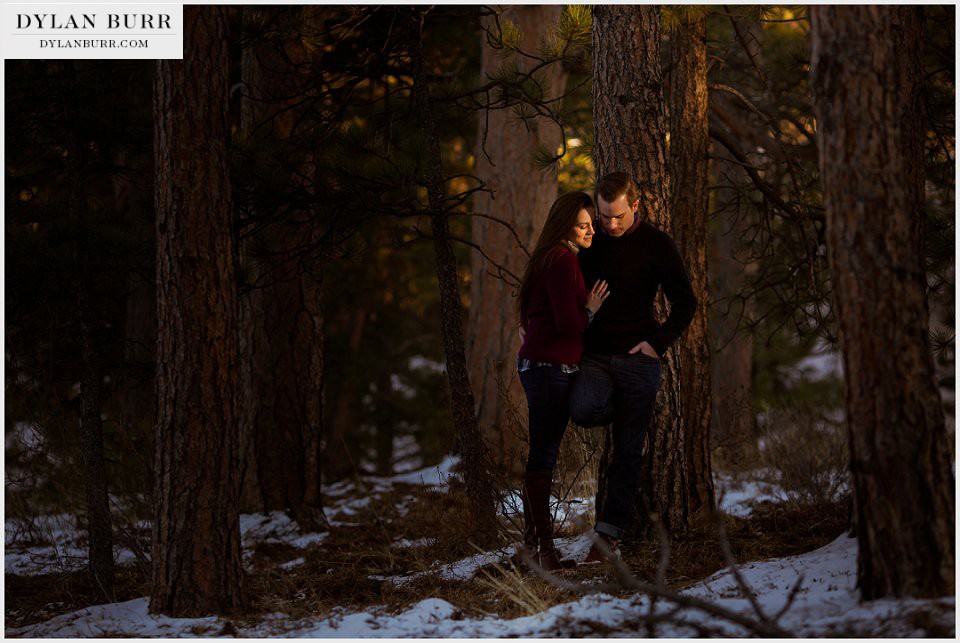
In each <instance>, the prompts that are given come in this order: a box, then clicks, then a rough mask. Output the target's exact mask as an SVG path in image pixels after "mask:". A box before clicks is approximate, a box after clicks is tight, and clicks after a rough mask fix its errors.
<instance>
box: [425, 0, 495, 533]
mask: <svg viewBox="0 0 960 643" xmlns="http://www.w3.org/2000/svg"><path fill="white" fill-rule="evenodd" d="M421 15H422V14H421V11H420V10H415V11H414V12H413V19H414V20H416V21H418V24H416V25H414V26H413V31H414V34H413V43H412V45H413V47H412V52H411V53H412V64H413V102H414V107H415V109H416V110H417V115H418V117H419V120H420V128H421V130H420V131H421V135H422V136H423V139H424V141H425V145H426V152H427V156H426V159H425V166H426V167H425V170H424V171H425V177H424V180H425V183H426V189H427V198H428V210H427V215H428V216H429V218H430V227H431V231H432V232H433V247H434V252H435V253H436V262H437V282H438V285H439V288H440V315H441V320H440V325H441V331H442V334H443V350H444V356H445V359H446V367H447V381H448V383H449V386H450V411H451V415H452V416H453V424H454V430H455V431H456V435H457V449H458V451H459V453H460V456H461V458H462V460H461V466H462V470H463V480H464V485H465V487H466V489H467V492H468V494H469V497H470V507H471V514H472V516H471V518H472V520H473V531H474V533H475V534H476V539H475V542H476V543H477V544H487V543H490V542H492V541H493V540H494V538H495V537H496V534H497V532H498V526H497V517H496V496H495V493H494V487H493V479H492V476H491V469H490V467H491V463H490V454H489V452H488V450H487V447H486V445H485V444H484V442H483V438H482V436H481V435H480V427H479V425H478V424H477V417H476V415H475V414H474V408H475V407H474V397H473V389H472V388H471V386H470V376H469V373H468V371H467V358H466V352H465V349H464V336H463V324H462V321H461V320H462V317H461V309H462V303H461V301H460V292H459V279H458V277H457V258H456V255H455V254H454V252H453V246H452V244H451V240H450V226H449V221H448V219H447V216H448V214H447V211H446V209H445V205H444V200H445V197H446V188H445V183H444V178H443V158H442V156H441V153H440V137H439V134H438V130H437V123H436V118H435V116H434V114H433V105H432V104H431V101H430V93H429V85H428V84H427V78H426V71H425V69H424V68H425V65H426V62H425V61H424V54H423V32H422V29H423V23H422V18H421Z"/></svg>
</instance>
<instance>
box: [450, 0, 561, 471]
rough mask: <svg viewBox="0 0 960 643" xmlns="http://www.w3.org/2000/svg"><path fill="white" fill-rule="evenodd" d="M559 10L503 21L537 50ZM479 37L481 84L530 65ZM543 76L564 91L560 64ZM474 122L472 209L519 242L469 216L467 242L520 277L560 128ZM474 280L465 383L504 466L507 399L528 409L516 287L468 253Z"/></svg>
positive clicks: (548, 185)
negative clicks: (519, 369)
mask: <svg viewBox="0 0 960 643" xmlns="http://www.w3.org/2000/svg"><path fill="white" fill-rule="evenodd" d="M561 11H562V7H560V6H559V5H552V6H551V5H541V6H513V7H504V8H503V10H502V13H501V14H500V19H501V20H510V21H511V22H513V23H514V24H515V25H516V26H517V28H518V29H519V30H520V32H521V33H522V34H523V41H522V44H521V46H522V47H523V48H524V50H525V51H530V52H535V51H536V47H537V45H538V43H539V42H540V41H541V40H543V39H544V38H546V37H547V36H548V35H549V34H550V32H551V30H553V29H555V28H556V25H557V22H558V21H559V19H560V14H561ZM483 25H484V27H486V28H488V29H496V22H495V20H494V18H493V17H487V18H484V22H483ZM481 38H482V42H483V45H482V49H481V59H482V62H481V78H482V79H485V78H487V77H489V76H491V75H493V74H495V73H496V71H497V70H498V69H500V68H501V67H502V66H503V65H505V64H516V65H517V67H518V68H519V69H520V70H521V71H523V70H526V69H528V68H529V67H531V66H532V65H531V63H530V62H529V61H530V59H529V58H526V57H523V56H518V55H516V54H512V55H510V56H508V57H507V58H504V56H503V52H502V51H501V50H496V49H493V48H492V47H490V46H488V45H487V44H486V43H487V35H486V33H482V35H481ZM540 75H541V76H542V79H543V84H544V87H543V89H544V95H545V96H547V97H556V96H559V95H560V94H561V93H562V91H563V87H564V84H565V82H566V73H564V71H563V69H562V67H561V65H551V66H550V67H549V68H547V69H546V70H545V71H543V72H541V74H540ZM478 121H479V123H478V130H479V131H478V133H477V149H476V158H477V163H476V174H477V176H479V177H481V178H482V179H483V180H484V181H486V182H487V187H488V188H489V189H490V190H491V191H492V194H491V193H486V192H481V193H478V194H477V195H476V196H474V210H475V211H476V212H479V213H481V214H487V215H492V216H495V217H497V218H499V219H501V220H503V221H505V222H507V223H509V224H510V225H511V226H512V227H513V230H514V231H515V232H516V235H517V236H514V234H513V233H512V232H511V231H510V230H509V229H507V228H506V227H504V226H503V225H501V224H500V223H497V222H496V221H491V220H489V219H485V218H482V217H474V218H473V220H472V222H471V226H472V227H471V239H472V241H473V242H474V243H475V244H477V245H478V246H480V247H481V248H483V250H484V252H485V253H486V254H487V256H489V257H490V258H491V259H492V260H493V261H494V262H496V264H498V265H499V266H502V267H504V268H506V269H507V270H509V271H510V272H512V273H513V274H514V275H517V276H519V275H521V274H523V269H524V266H525V265H526V260H527V255H526V253H524V252H523V250H522V249H521V248H520V245H519V244H521V243H522V244H523V246H525V247H526V248H527V249H528V250H532V247H533V244H534V243H535V242H536V238H537V235H539V233H540V229H541V228H542V227H543V223H544V221H545V220H546V218H547V213H548V212H549V210H550V206H551V205H552V204H553V201H554V199H555V198H556V196H557V174H556V170H555V169H549V170H542V169H539V168H537V167H536V166H535V164H534V158H535V156H536V154H537V152H538V151H539V150H540V148H541V147H546V148H547V149H550V150H555V149H557V147H558V146H559V145H560V144H561V143H562V140H561V132H560V128H559V127H557V125H556V124H554V123H552V122H549V121H547V120H546V119H542V118H541V119H536V120H533V121H529V120H527V121H523V122H521V121H520V120H519V119H518V118H517V116H516V114H515V113H514V112H513V110H511V109H492V110H487V111H485V112H481V113H480V114H479V118H478ZM517 237H519V241H518V239H517ZM471 276H472V280H471V282H470V311H469V312H470V315H469V319H468V324H467V328H468V334H469V336H468V338H467V342H468V344H467V354H468V356H469V360H470V380H471V381H472V382H473V383H474V386H475V387H476V392H477V399H476V402H477V417H478V421H479V423H480V431H481V433H482V434H483V436H484V438H485V439H486V441H487V443H488V444H490V445H492V446H494V447H495V448H494V457H495V458H496V459H497V460H498V461H499V462H503V461H504V459H505V458H508V457H510V454H511V453H512V452H513V451H514V450H515V447H516V446H517V443H516V435H515V433H516V431H512V429H515V427H510V426H509V419H508V417H509V416H508V413H507V408H508V404H507V403H506V400H505V399H504V394H506V395H508V396H509V397H510V398H511V399H512V400H513V401H514V403H517V404H519V408H521V409H522V410H523V412H524V413H525V411H526V405H525V404H524V403H523V400H524V399H525V398H524V393H523V389H522V387H521V386H520V382H519V378H518V377H517V374H516V368H515V358H516V355H517V352H518V351H519V350H520V337H519V334H518V333H517V323H518V320H517V321H516V322H514V323H511V321H514V320H516V301H517V299H516V291H517V286H516V284H515V283H514V282H513V280H511V279H510V277H505V276H503V275H501V274H500V273H499V271H498V266H497V265H493V264H491V262H490V261H488V260H487V259H486V258H484V257H483V256H482V255H481V254H480V253H474V254H473V255H472V258H471ZM520 428H521V429H524V428H525V427H520Z"/></svg>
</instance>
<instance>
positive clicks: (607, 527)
mask: <svg viewBox="0 0 960 643" xmlns="http://www.w3.org/2000/svg"><path fill="white" fill-rule="evenodd" d="M593 530H594V531H595V532H597V533H598V534H606V535H607V536H610V537H612V538H615V539H616V540H620V536H622V535H623V529H621V528H620V527H616V526H614V525H611V524H610V523H608V522H598V523H597V525H596V526H595V527H594V528H593Z"/></svg>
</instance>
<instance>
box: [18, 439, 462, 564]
mask: <svg viewBox="0 0 960 643" xmlns="http://www.w3.org/2000/svg"><path fill="white" fill-rule="evenodd" d="M458 461H459V460H458V458H456V457H454V456H448V457H446V458H445V459H444V460H443V462H441V463H440V464H439V465H436V466H431V467H423V468H421V469H417V470H414V471H408V472H406V473H402V474H399V475H396V476H393V477H379V478H378V477H374V476H368V477H364V478H363V489H362V490H360V491H358V490H357V485H356V483H355V482H353V481H342V482H339V483H337V484H334V485H330V486H329V487H325V488H324V500H325V501H326V505H325V506H324V513H325V515H326V516H327V519H328V520H329V522H330V525H331V526H332V527H338V526H351V525H356V524H359V523H354V522H351V521H350V520H349V518H350V517H356V516H357V515H358V514H360V513H361V512H363V511H364V510H365V509H366V508H367V507H368V506H369V505H370V503H371V501H373V500H376V499H378V498H380V497H382V495H383V494H385V493H388V492H390V491H391V490H392V489H393V488H394V485H395V484H407V485H416V486H423V487H426V488H430V489H433V490H436V491H441V492H442V491H445V490H446V489H447V487H448V485H449V482H450V480H451V478H453V477H454V476H456V475H457V474H455V473H453V471H452V470H453V468H454V467H455V466H456V464H457V462H458ZM415 501H416V498H415V497H414V496H412V495H409V496H405V497H404V498H402V499H401V500H400V504H399V505H398V506H397V511H398V513H401V514H403V513H406V511H407V507H408V506H409V505H410V504H411V503H412V502H415ZM345 518H346V520H344V519H345ZM146 526H147V528H149V525H146ZM240 534H241V539H242V543H243V550H244V551H243V555H244V560H247V561H249V560H250V558H251V557H252V556H253V550H254V549H255V547H256V545H257V543H268V544H287V545H290V546H292V547H296V548H297V549H306V548H308V547H310V546H312V545H314V544H316V543H320V542H322V541H323V540H324V538H325V537H326V536H327V535H328V532H313V533H302V532H301V530H300V526H299V525H298V524H297V522H296V521H295V520H293V519H292V518H290V517H289V516H287V515H286V514H285V513H283V512H280V511H274V512H271V513H268V514H259V513H258V514H242V515H241V516H240ZM4 545H5V547H4V570H5V571H6V573H8V574H18V575H22V576H37V575H42V574H57V573H62V572H74V571H80V570H81V569H83V568H84V567H85V566H86V565H87V544H86V536H85V534H84V533H83V531H82V530H81V529H79V528H78V527H77V524H76V520H75V519H74V517H73V516H72V515H70V514H57V515H48V516H37V517H33V518H32V519H31V520H30V521H29V522H24V521H22V520H19V519H15V518H11V519H7V520H5V522H4ZM411 546H414V545H411ZM113 555H114V560H115V561H116V563H117V564H118V565H131V564H133V563H134V561H136V559H137V558H136V555H135V554H134V552H133V551H132V550H130V549H127V548H124V547H119V546H117V547H114V554H113Z"/></svg>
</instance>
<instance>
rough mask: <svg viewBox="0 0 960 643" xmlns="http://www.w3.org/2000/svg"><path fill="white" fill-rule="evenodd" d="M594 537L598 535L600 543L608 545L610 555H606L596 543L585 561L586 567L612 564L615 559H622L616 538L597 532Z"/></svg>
mask: <svg viewBox="0 0 960 643" xmlns="http://www.w3.org/2000/svg"><path fill="white" fill-rule="evenodd" d="M594 535H596V537H597V540H598V541H600V542H602V543H603V544H604V545H606V549H607V550H609V553H606V552H605V551H604V550H603V549H601V547H600V545H599V544H598V543H597V542H594V543H593V546H591V547H590V553H588V554H587V557H586V558H585V559H584V560H583V564H584V565H592V564H595V563H604V564H611V563H612V562H613V560H612V559H613V558H620V545H619V541H618V540H617V539H616V538H614V537H613V536H609V535H607V534H602V533H600V532H595V534H594Z"/></svg>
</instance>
